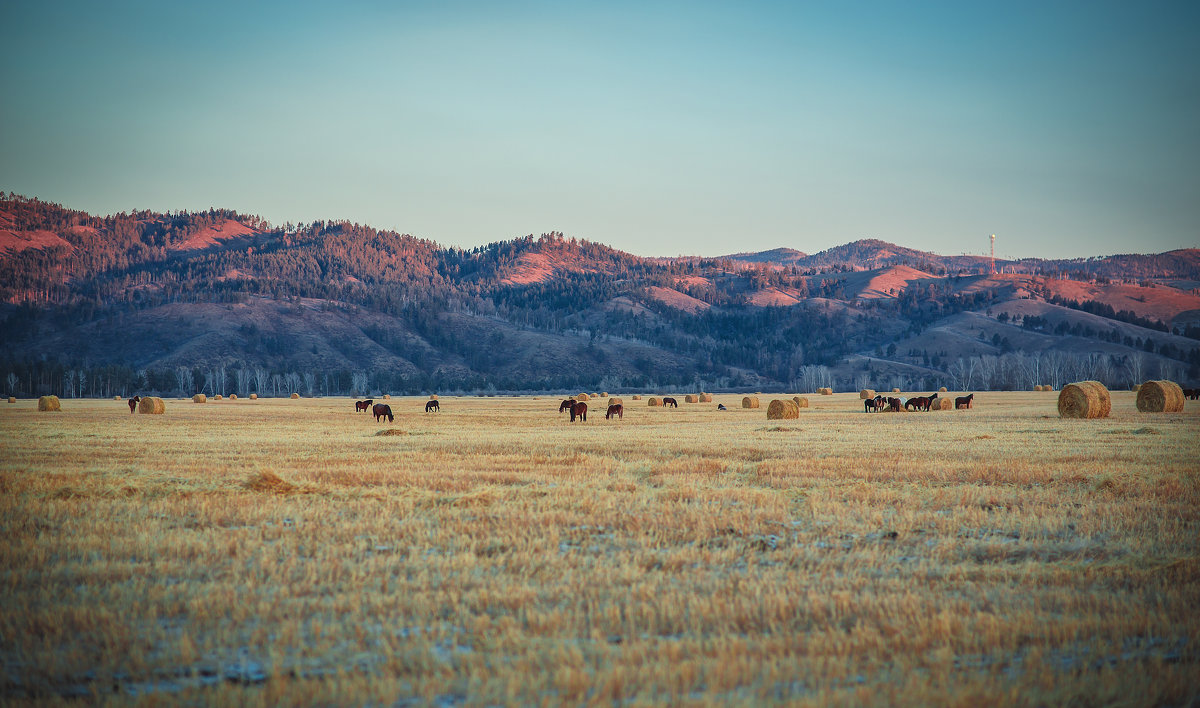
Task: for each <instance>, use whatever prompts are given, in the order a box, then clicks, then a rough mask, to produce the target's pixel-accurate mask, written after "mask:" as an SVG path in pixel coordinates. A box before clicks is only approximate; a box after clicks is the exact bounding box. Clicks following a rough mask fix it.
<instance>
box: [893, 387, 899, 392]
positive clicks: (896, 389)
mask: <svg viewBox="0 0 1200 708" xmlns="http://www.w3.org/2000/svg"><path fill="white" fill-rule="evenodd" d="M892 393H900V389H898V388H893V389H892Z"/></svg>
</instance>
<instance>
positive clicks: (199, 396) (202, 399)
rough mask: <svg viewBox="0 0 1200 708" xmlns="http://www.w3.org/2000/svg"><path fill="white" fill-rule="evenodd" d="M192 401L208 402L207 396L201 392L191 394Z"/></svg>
mask: <svg viewBox="0 0 1200 708" xmlns="http://www.w3.org/2000/svg"><path fill="white" fill-rule="evenodd" d="M192 403H208V396H205V395H204V394H203V393H197V394H196V395H195V396H192Z"/></svg>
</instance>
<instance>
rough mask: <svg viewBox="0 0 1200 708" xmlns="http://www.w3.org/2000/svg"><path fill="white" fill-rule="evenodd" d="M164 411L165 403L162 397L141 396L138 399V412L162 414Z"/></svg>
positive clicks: (165, 408)
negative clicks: (140, 398)
mask: <svg viewBox="0 0 1200 708" xmlns="http://www.w3.org/2000/svg"><path fill="white" fill-rule="evenodd" d="M166 412H167V404H165V403H163V399H161V398H155V397H154V396H142V400H140V401H138V413H150V414H152V415H162V414H163V413H166Z"/></svg>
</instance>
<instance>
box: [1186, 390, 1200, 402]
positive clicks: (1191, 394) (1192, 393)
mask: <svg viewBox="0 0 1200 708" xmlns="http://www.w3.org/2000/svg"><path fill="white" fill-rule="evenodd" d="M1183 397H1184V398H1190V399H1191V400H1193V401H1195V400H1197V399H1200V388H1185V389H1183Z"/></svg>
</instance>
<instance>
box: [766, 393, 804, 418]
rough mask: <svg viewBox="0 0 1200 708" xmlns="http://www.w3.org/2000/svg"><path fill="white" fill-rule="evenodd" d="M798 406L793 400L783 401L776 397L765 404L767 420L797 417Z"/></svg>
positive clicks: (798, 414)
mask: <svg viewBox="0 0 1200 708" xmlns="http://www.w3.org/2000/svg"><path fill="white" fill-rule="evenodd" d="M799 417H800V406H798V405H796V402H795V401H783V400H780V399H778V398H776V399H775V400H773V401H771V403H770V404H768V405H767V420H784V419H786V418H799Z"/></svg>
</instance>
